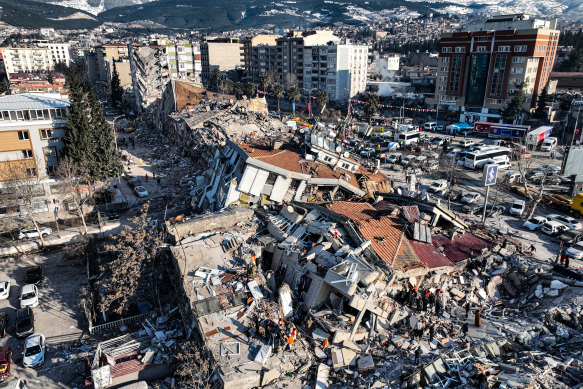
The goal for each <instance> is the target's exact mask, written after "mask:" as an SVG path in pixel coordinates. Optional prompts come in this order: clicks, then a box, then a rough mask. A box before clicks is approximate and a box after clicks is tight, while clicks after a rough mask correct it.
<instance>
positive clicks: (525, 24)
mask: <svg viewBox="0 0 583 389" xmlns="http://www.w3.org/2000/svg"><path fill="white" fill-rule="evenodd" d="M556 26H557V20H556V19H551V20H545V19H532V18H531V17H530V16H529V15H527V14H514V15H502V16H496V17H493V18H490V19H488V20H486V22H484V23H474V24H470V25H468V26H467V27H466V28H465V31H463V32H453V33H444V34H442V36H441V41H440V53H439V61H438V73H437V80H436V88H435V97H434V98H432V99H427V103H428V104H433V105H438V108H439V109H441V110H443V109H446V110H453V111H460V112H461V114H460V120H462V121H468V122H473V121H498V120H499V119H500V112H501V110H502V109H503V108H504V107H505V106H506V104H507V102H508V100H509V99H510V98H511V94H512V92H513V91H514V90H515V89H516V86H515V85H516V84H522V83H524V84H525V85H526V95H527V99H526V102H525V105H524V108H525V109H530V108H531V107H533V106H534V105H535V104H536V101H535V99H533V96H535V95H536V94H538V93H540V91H541V90H542V89H543V88H544V87H545V86H546V84H547V82H548V80H549V76H550V73H551V70H552V67H553V63H554V60H555V54H556V51H557V43H558V41H559V30H557V29H556Z"/></svg>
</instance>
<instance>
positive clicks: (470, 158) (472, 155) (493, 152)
mask: <svg viewBox="0 0 583 389" xmlns="http://www.w3.org/2000/svg"><path fill="white" fill-rule="evenodd" d="M511 153H512V150H511V149H509V148H507V147H496V148H491V149H490V148H489V149H486V150H482V151H472V152H469V153H467V154H466V156H465V158H464V166H465V167H467V168H470V169H479V168H481V167H482V166H484V165H485V164H486V163H488V162H491V161H494V162H496V163H502V162H505V161H506V162H508V161H510V154H511Z"/></svg>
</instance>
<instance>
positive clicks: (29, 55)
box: [0, 42, 71, 74]
mask: <svg viewBox="0 0 583 389" xmlns="http://www.w3.org/2000/svg"><path fill="white" fill-rule="evenodd" d="M0 50H2V56H3V57H4V66H5V68H6V73H8V74H10V73H29V72H46V71H48V70H54V68H55V64H57V63H59V62H64V63H66V64H69V62H70V61H71V56H70V54H69V44H68V43H48V42H39V43H36V44H34V45H32V46H23V47H2V48H1V49H0Z"/></svg>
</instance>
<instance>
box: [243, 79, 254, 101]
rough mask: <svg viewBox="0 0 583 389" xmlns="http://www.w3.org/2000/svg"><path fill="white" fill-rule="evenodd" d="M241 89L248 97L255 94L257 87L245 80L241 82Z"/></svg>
mask: <svg viewBox="0 0 583 389" xmlns="http://www.w3.org/2000/svg"><path fill="white" fill-rule="evenodd" d="M243 90H244V92H245V95H246V96H247V98H248V99H250V98H251V97H253V96H255V95H256V94H257V87H256V86H255V84H254V83H252V82H246V83H245V84H243Z"/></svg>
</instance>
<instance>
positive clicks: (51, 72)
mask: <svg viewBox="0 0 583 389" xmlns="http://www.w3.org/2000/svg"><path fill="white" fill-rule="evenodd" d="M53 81H55V78H54V77H53V71H52V70H49V71H48V72H47V82H48V83H49V84H51V85H52V84H53Z"/></svg>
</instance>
